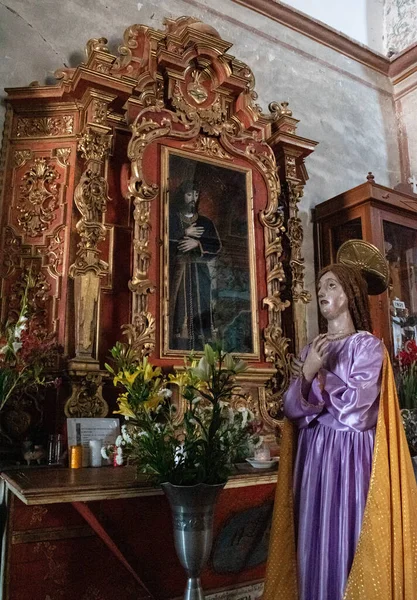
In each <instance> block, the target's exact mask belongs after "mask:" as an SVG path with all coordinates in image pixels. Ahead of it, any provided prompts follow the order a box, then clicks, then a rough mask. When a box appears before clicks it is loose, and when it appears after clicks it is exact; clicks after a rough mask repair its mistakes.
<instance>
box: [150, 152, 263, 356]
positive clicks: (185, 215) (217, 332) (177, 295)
mask: <svg viewBox="0 0 417 600" xmlns="http://www.w3.org/2000/svg"><path fill="white" fill-rule="evenodd" d="M161 189H162V194H163V210H162V231H163V240H164V244H163V251H162V261H161V264H162V271H163V272H162V273H161V275H162V277H161V280H162V281H163V282H164V286H163V298H162V302H161V322H162V323H163V327H162V328H161V335H162V340H161V347H162V349H163V354H164V355H165V356H168V355H176V354H178V355H181V356H183V355H184V351H190V350H195V351H196V352H198V351H202V350H203V348H204V344H206V343H208V342H212V341H214V340H216V339H219V340H222V342H223V344H224V346H225V350H228V351H232V352H235V353H238V354H242V355H245V356H246V357H247V358H252V357H253V358H258V357H259V333H258V319H257V310H256V307H257V293H256V272H255V271H256V260H255V238H254V222H253V219H254V216H253V195H252V170H251V169H250V168H244V167H242V166H237V165H234V164H233V160H231V161H230V163H229V162H228V161H225V160H222V161H220V160H217V159H212V158H210V159H209V158H206V157H202V158H200V157H198V158H197V157H196V156H195V154H190V153H187V152H184V151H181V150H177V149H173V148H169V147H163V148H162V186H161Z"/></svg>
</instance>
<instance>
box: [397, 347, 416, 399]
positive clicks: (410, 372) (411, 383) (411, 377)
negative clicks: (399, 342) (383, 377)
mask: <svg viewBox="0 0 417 600" xmlns="http://www.w3.org/2000/svg"><path fill="white" fill-rule="evenodd" d="M397 360H398V365H399V374H398V383H399V387H398V395H399V401H400V407H401V408H407V409H412V408H417V343H416V342H415V340H408V341H407V342H406V343H405V345H404V349H403V350H401V351H400V352H399V353H398V355H397Z"/></svg>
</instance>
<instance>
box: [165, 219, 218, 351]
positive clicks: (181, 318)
mask: <svg viewBox="0 0 417 600" xmlns="http://www.w3.org/2000/svg"><path fill="white" fill-rule="evenodd" d="M190 224H191V223H190V222H189V220H187V219H185V218H184V217H182V216H181V214H180V213H179V212H177V211H172V212H171V214H170V223H169V273H170V281H169V309H170V311H169V312H170V314H169V323H170V329H169V347H170V349H173V350H203V348H204V344H206V343H207V342H209V341H210V340H211V339H212V338H213V329H214V325H213V286H212V272H213V271H214V266H213V262H214V259H215V257H216V255H217V253H218V252H219V250H220V248H221V243H220V239H219V236H218V233H217V231H216V228H215V226H214V224H213V222H212V221H211V220H210V219H208V218H207V217H204V216H202V215H198V217H197V219H196V220H195V221H194V220H193V224H194V225H195V226H196V227H202V228H203V229H204V232H203V234H202V236H201V237H200V238H195V239H197V240H198V246H197V247H196V248H194V249H193V250H190V251H188V252H181V250H179V249H178V244H179V242H180V241H181V240H183V239H184V238H185V237H186V235H185V230H186V229H187V228H188V227H190ZM210 265H211V266H212V269H211V270H210V268H209V266H210Z"/></svg>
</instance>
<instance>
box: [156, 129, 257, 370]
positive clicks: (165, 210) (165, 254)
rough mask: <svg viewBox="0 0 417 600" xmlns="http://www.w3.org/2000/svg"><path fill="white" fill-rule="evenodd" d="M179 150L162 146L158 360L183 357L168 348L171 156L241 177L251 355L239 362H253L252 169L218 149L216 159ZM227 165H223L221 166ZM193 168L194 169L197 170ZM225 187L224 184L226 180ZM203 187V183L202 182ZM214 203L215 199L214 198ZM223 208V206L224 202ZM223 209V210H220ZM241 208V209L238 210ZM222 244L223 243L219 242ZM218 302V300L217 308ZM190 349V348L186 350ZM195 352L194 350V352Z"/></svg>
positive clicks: (185, 147)
mask: <svg viewBox="0 0 417 600" xmlns="http://www.w3.org/2000/svg"><path fill="white" fill-rule="evenodd" d="M199 139H200V140H206V142H205V144H209V143H210V142H211V138H203V137H202V138H199ZM181 148H182V149H181V150H178V149H172V148H170V147H169V146H162V147H161V153H162V164H161V167H162V168H161V175H162V177H161V205H162V206H161V209H162V210H161V229H160V232H161V233H162V236H161V239H162V240H163V245H162V246H161V261H160V262H161V275H160V282H161V285H160V289H161V291H162V302H161V303H160V307H161V309H160V313H159V317H160V322H161V323H162V327H161V328H160V348H161V357H167V358H168V357H172V358H175V357H178V355H180V356H181V357H182V356H183V355H184V350H176V349H173V348H171V347H170V344H169V319H170V314H169V299H170V289H169V287H170V286H169V279H170V272H169V260H170V259H169V239H168V238H169V203H170V185H169V182H170V179H172V177H171V176H170V171H169V160H170V157H171V156H175V157H178V158H180V159H181V158H182V159H185V160H187V161H190V162H195V163H196V164H197V165H198V166H200V167H202V165H208V168H210V166H213V167H215V168H217V169H218V170H220V171H224V177H225V179H226V172H227V171H231V172H233V171H234V172H238V173H240V174H242V175H243V177H244V182H245V188H246V189H245V197H246V198H245V201H246V211H245V216H246V226H247V247H248V257H247V267H248V271H249V294H250V300H249V302H250V318H251V334H252V351H251V352H241V353H240V354H241V355H242V357H243V358H246V360H251V359H252V360H253V359H255V360H256V359H258V360H259V358H260V344H259V332H258V325H257V323H258V319H257V289H256V288H257V286H256V261H255V255H256V254H255V232H254V222H253V216H252V215H253V193H252V169H251V168H250V167H249V166H248V167H246V168H245V167H241V166H236V165H235V164H234V160H233V157H232V156H231V155H230V154H227V153H226V152H222V151H221V148H220V146H218V153H219V155H220V156H219V157H213V156H211V155H209V156H207V155H205V154H204V155H203V154H202V155H201V156H200V155H198V154H196V153H195V152H194V153H193V152H190V150H193V145H192V144H187V143H185V144H181ZM225 161H227V162H225ZM198 166H197V168H198ZM226 183H227V180H226ZM206 184H207V179H206ZM217 201H218V197H217ZM225 204H226V202H225ZM222 208H223V207H222ZM242 208H244V207H242ZM223 211H227V208H223ZM223 211H222V219H223V217H224V212H223ZM215 227H216V229H219V223H218V220H217V222H215ZM222 244H223V240H222ZM220 303H221V301H220V300H219V304H220ZM190 349H191V348H190ZM194 350H195V349H194ZM234 351H235V352H236V353H239V350H238V349H237V348H234Z"/></svg>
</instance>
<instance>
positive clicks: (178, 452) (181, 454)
mask: <svg viewBox="0 0 417 600" xmlns="http://www.w3.org/2000/svg"><path fill="white" fill-rule="evenodd" d="M183 458H185V451H184V446H183V445H182V444H181V445H179V446H176V448H175V455H174V463H175V464H176V465H177V464H178V463H179V462H180V460H182V459H183Z"/></svg>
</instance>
